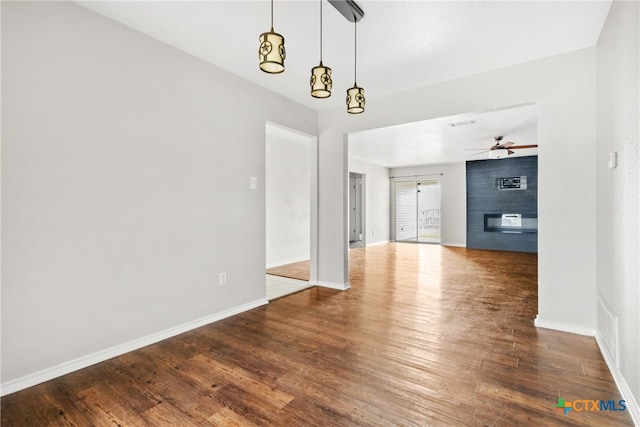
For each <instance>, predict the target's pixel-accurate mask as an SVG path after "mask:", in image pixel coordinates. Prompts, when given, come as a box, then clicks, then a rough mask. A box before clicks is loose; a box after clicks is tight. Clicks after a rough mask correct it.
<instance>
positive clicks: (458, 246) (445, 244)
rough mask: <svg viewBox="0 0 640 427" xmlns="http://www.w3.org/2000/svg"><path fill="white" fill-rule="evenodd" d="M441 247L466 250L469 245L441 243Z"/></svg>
mask: <svg viewBox="0 0 640 427" xmlns="http://www.w3.org/2000/svg"><path fill="white" fill-rule="evenodd" d="M440 245H442V246H453V247H455V248H466V247H467V245H466V244H465V243H445V242H440Z"/></svg>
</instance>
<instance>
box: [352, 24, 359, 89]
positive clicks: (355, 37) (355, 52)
mask: <svg viewBox="0 0 640 427" xmlns="http://www.w3.org/2000/svg"><path fill="white" fill-rule="evenodd" d="M357 71H358V24H357V22H356V21H353V86H358V85H357V83H356V80H357V79H356V76H357V75H358V73H357Z"/></svg>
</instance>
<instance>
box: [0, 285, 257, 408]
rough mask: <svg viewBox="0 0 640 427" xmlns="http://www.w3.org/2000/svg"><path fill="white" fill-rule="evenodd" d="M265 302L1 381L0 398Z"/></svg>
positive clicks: (220, 313) (230, 310)
mask: <svg viewBox="0 0 640 427" xmlns="http://www.w3.org/2000/svg"><path fill="white" fill-rule="evenodd" d="M268 303H269V301H267V299H266V298H261V299H259V300H255V301H252V302H249V303H246V304H243V305H240V306H237V307H233V308H230V309H228V310H224V311H221V312H219V313H215V314H212V315H209V316H205V317H202V318H200V319H197V320H194V321H191V322H187V323H183V324H182V325H179V326H175V327H173V328H169V329H165V330H164V331H160V332H156V333H153V334H151V335H147V336H145V337H142V338H138V339H135V340H133V341H129V342H126V343H123V344H120V345H117V346H114V347H111V348H108V349H105V350H101V351H97V352H95V353H91V354H88V355H86V356H82V357H78V358H77V359H73V360H70V361H68V362H64V363H61V364H59V365H56V366H52V367H50V368H46V369H43V370H41V371H38V372H34V373H32V374H28V375H25V376H23V377H20V378H16V379H14V380H11V381H7V382H4V383H2V384H0V396H6V395H7V394H11V393H15V392H16V391H19V390H23V389H25V388H28V387H32V386H34V385H36V384H40V383H43V382H45V381H49V380H52V379H54V378H57V377H60V376H62V375H66V374H68V373H71V372H74V371H77V370H79V369H83V368H86V367H88V366H91V365H95V364H96V363H100V362H104V361H105V360H108V359H111V358H113V357H117V356H120V355H122V354H125V353H128V352H130V351H133V350H137V349H139V348H142V347H145V346H148V345H150V344H155V343H157V342H159V341H162V340H165V339H167V338H171V337H173V336H176V335H179V334H182V333H185V332H187V331H190V330H192V329H195V328H199V327H201V326H204V325H207V324H209V323H213V322H217V321H218V320H222V319H225V318H227V317H230V316H233V315H235V314H239V313H242V312H245V311H248V310H251V309H253V308H256V307H260V306H262V305H265V304H268Z"/></svg>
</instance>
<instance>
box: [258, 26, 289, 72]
mask: <svg viewBox="0 0 640 427" xmlns="http://www.w3.org/2000/svg"><path fill="white" fill-rule="evenodd" d="M286 56H287V53H286V50H285V48H284V37H282V36H281V35H280V34H278V33H276V32H274V31H273V28H271V31H269V32H268V33H262V34H260V47H259V48H258V57H259V58H260V69H261V70H262V71H264V72H265V73H269V74H279V73H282V72H283V71H284V60H285V58H286Z"/></svg>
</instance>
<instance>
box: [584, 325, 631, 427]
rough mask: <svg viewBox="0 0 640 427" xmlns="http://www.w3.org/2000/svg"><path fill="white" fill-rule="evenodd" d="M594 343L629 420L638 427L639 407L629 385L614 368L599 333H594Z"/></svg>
mask: <svg viewBox="0 0 640 427" xmlns="http://www.w3.org/2000/svg"><path fill="white" fill-rule="evenodd" d="M595 337H596V342H597V343H598V347H600V353H602V357H604V361H605V363H606V364H607V366H608V367H609V372H611V375H612V376H613V380H614V381H615V383H616V385H617V386H618V391H620V394H621V395H622V397H623V398H624V401H625V403H626V404H627V409H628V410H629V414H630V415H631V420H632V421H633V422H634V424H635V425H636V427H640V406H638V402H636V400H635V399H634V397H633V393H631V389H630V388H629V385H628V384H627V382H626V381H625V379H624V376H623V375H622V372H621V371H620V369H618V367H617V366H616V363H615V361H614V360H613V357H612V356H611V354H610V353H609V350H608V349H607V346H606V345H604V340H603V339H602V337H601V336H600V333H599V332H598V331H596V335H595Z"/></svg>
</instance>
